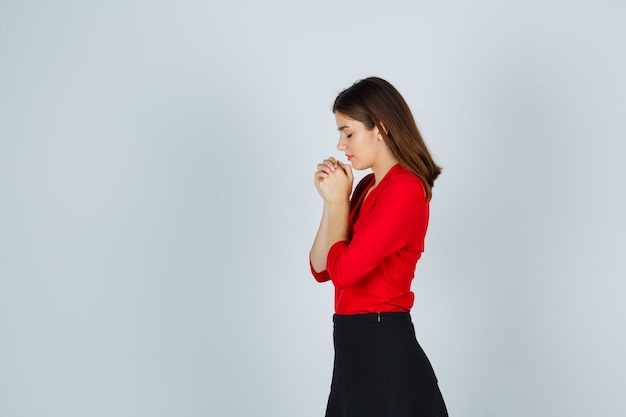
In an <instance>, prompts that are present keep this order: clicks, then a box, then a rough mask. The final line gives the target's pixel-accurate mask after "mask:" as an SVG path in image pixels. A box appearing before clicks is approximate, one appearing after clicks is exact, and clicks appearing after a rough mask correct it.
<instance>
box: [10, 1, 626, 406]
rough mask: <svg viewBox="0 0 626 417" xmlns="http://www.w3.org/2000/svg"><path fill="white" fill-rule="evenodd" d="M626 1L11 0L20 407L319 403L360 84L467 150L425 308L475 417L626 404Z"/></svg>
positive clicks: (432, 136) (434, 245)
mask: <svg viewBox="0 0 626 417" xmlns="http://www.w3.org/2000/svg"><path fill="white" fill-rule="evenodd" d="M625 21H626V7H625V6H624V4H623V3H622V2H618V1H556V0H548V1H536V0H532V1H524V2H521V1H517V2H508V1H496V0H483V1H473V2H461V1H458V2H452V1H445V2H434V1H431V2H424V1H421V2H409V1H407V2H402V1H388V2H382V1H332V2H331V1H315V2H313V1H310V2H306V3H304V2H296V1H277V0H268V1H265V2H241V1H233V2H220V3H218V2H212V1H204V2H201V1H175V2H174V1H139V0H130V1H109V2H102V1H101V2H85V1H56V2H48V1H37V0H34V1H19V2H18V1H6V0H5V1H3V2H2V3H0V416H3V417H4V416H6V417H22V416H29V417H30V416H64V417H69V416H81V417H82V416H90V417H97V416H103V417H104V416H106V417H109V416H129V417H137V416H146V417H148V416H150V417H155V416H185V417H187V416H189V417H192V416H216V417H217V416H219V417H222V416H273V417H280V416H286V417H293V416H298V417H309V416H311V417H313V416H322V415H323V413H324V409H325V404H326V398H327V395H328V389H329V384H330V377H331V368H332V339H331V335H332V333H331V332H332V323H331V315H332V309H333V301H332V294H333V293H332V286H331V285H330V284H328V283H327V284H323V285H321V284H317V283H316V282H315V281H314V280H313V278H312V277H311V276H310V274H309V270H308V258H307V256H308V250H309V247H310V244H311V241H312V239H313V237H314V234H315V231H316V228H317V224H318V220H319V215H320V213H321V202H320V198H319V197H318V195H317V193H316V191H315V189H314V187H313V185H312V178H313V172H314V170H315V164H316V163H317V161H319V160H320V159H323V158H325V157H327V156H329V155H335V156H339V157H340V156H341V154H340V153H339V152H338V151H337V150H336V149H335V145H336V140H337V133H336V131H335V124H334V118H333V115H332V113H331V110H330V109H331V105H332V102H333V100H334V98H335V96H336V94H337V93H338V92H339V91H340V90H342V89H343V88H346V87H348V86H349V85H350V84H352V82H354V81H356V80H357V79H359V78H363V77H366V76H369V75H377V76H381V77H383V78H385V79H387V80H389V81H390V82H391V83H392V84H394V85H395V86H396V87H397V88H398V89H399V90H400V92H401V93H402V94H403V95H404V96H405V98H406V100H407V101H408V103H409V105H410V106H411V108H412V110H413V111H414V113H415V116H416V119H417V120H418V124H419V126H420V128H421V130H422V133H423V134H424V137H425V138H426V141H427V143H428V145H429V146H430V148H431V151H432V153H433V155H434V157H435V158H436V160H437V161H438V163H439V164H440V165H442V166H443V168H444V171H443V174H442V175H441V177H440V179H439V180H438V181H437V183H436V185H435V188H434V198H433V201H432V205H431V212H432V217H431V224H430V229H429V234H428V237H427V242H426V243H427V245H426V252H425V253H424V255H423V257H422V260H421V261H420V263H419V264H418V267H417V270H416V279H415V281H414V285H413V289H414V291H415V293H416V305H415V308H414V309H413V317H414V322H415V325H416V329H417V334H418V339H419V340H420V342H421V344H422V346H423V347H424V349H425V350H426V352H427V354H428V355H429V357H430V359H431V361H432V362H433V365H434V367H435V370H436V372H437V375H438V377H439V380H440V386H441V389H442V392H443V394H444V397H445V398H446V401H447V404H448V407H449V411H450V414H451V415H452V416H456V417H462V416H467V417H517V416H520V417H521V416H536V417H539V416H550V417H552V416H568V417H582V416H590V417H595V416H600V415H613V416H619V415H626V400H624V389H625V387H626V377H625V375H626V360H625V359H624V352H626V335H625V328H626V326H624V323H623V319H624V317H626V307H625V304H624V302H623V299H624V297H625V295H626V283H625V282H624V278H625V277H626V267H625V266H624V261H623V252H624V251H625V249H626V242H625V237H624V236H625V233H626V225H625V222H624V213H626V196H625V187H624V185H623V181H624V178H626V168H624V162H625V152H626V145H625V140H626V127H625V123H624V119H625V118H624V116H625V115H626V82H625V81H624V80H625V78H624V74H626V56H625V53H624V39H626V25H625V24H624V22H625Z"/></svg>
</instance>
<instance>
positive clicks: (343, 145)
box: [337, 136, 348, 151]
mask: <svg viewBox="0 0 626 417" xmlns="http://www.w3.org/2000/svg"><path fill="white" fill-rule="evenodd" d="M337 149H338V150H340V151H345V150H346V149H348V147H347V146H346V143H345V142H344V140H343V138H342V137H341V136H339V141H338V142H337Z"/></svg>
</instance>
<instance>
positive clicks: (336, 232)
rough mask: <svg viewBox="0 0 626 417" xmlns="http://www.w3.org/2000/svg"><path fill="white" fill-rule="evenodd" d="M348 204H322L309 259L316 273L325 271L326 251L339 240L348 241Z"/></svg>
mask: <svg viewBox="0 0 626 417" xmlns="http://www.w3.org/2000/svg"><path fill="white" fill-rule="evenodd" d="M349 216H350V202H349V201H345V202H341V203H333V204H327V203H325V204H324V211H323V212H322V220H321V221H320V227H319V229H318V230H317V235H316V236H315V240H314V241H313V247H312V248H311V253H310V255H309V256H310V258H311V265H312V266H313V269H315V271H316V272H321V271H324V270H325V269H326V258H327V257H328V250H329V249H330V247H331V246H332V245H334V244H335V243H336V242H338V241H340V240H348V224H349Z"/></svg>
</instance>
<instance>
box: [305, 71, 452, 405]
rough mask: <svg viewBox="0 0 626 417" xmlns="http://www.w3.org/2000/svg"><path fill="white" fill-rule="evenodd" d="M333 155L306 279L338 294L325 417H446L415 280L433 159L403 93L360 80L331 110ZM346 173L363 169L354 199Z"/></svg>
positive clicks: (321, 182) (321, 172) (322, 179)
mask: <svg viewBox="0 0 626 417" xmlns="http://www.w3.org/2000/svg"><path fill="white" fill-rule="evenodd" d="M333 113H334V114H335V119H336V121H337V130H338V131H339V143H338V145H337V149H339V150H340V151H342V152H345V155H346V159H347V160H348V161H350V162H351V163H352V166H351V165H349V164H347V163H343V162H340V161H338V160H336V159H335V158H333V157H329V158H328V159H325V160H324V161H322V162H321V163H320V164H318V165H317V171H316V172H315V179H314V183H315V187H316V188H317V190H318V192H319V193H320V195H321V196H322V199H323V200H324V210H323V212H322V220H321V222H320V226H319V230H318V232H317V235H316V237H315V241H314V242H313V247H312V248H311V252H310V263H311V272H312V273H313V276H314V277H315V279H316V280H317V281H319V282H324V281H328V280H330V281H332V283H333V284H334V286H335V313H336V314H335V315H334V316H333V322H334V332H333V339H334V344H335V362H334V369H333V378H332V383H331V390H330V396H329V398H328V405H327V408H326V417H435V416H436V417H442V416H447V415H448V413H447V411H446V406H445V404H444V401H443V398H442V396H441V393H440V391H439V387H438V385H437V378H436V377H435V374H434V372H433V369H432V367H431V365H430V362H429V361H428V358H427V357H426V355H425V354H424V352H423V351H422V349H421V347H420V345H419V344H418V342H417V340H416V338H415V330H414V328H413V323H412V322H411V316H410V315H409V311H410V309H411V307H412V306H413V300H414V294H413V293H412V292H411V289H410V287H411V281H412V279H413V274H414V272H415V265H416V264H417V261H418V259H419V258H420V256H421V253H422V251H423V250H424V237H425V235H426V229H427V226H428V216H429V201H430V198H431V195H432V187H433V183H434V181H435V179H436V178H437V176H438V175H439V173H440V172H441V169H440V168H439V167H438V166H437V165H436V164H435V162H434V161H433V159H432V158H431V156H430V154H429V152H428V149H427V147H426V145H425V144H424V141H423V140H422V137H421V135H420V133H419V131H418V129H417V126H416V124H415V120H414V119H413V116H412V114H411V111H410V110H409V107H408V106H407V104H406V102H405V101H404V99H403V98H402V96H401V95H400V93H399V92H398V91H397V90H396V89H395V88H394V87H393V86H392V85H391V84H389V83H388V82H387V81H385V80H382V79H380V78H375V77H372V78H366V79H364V80H361V81H358V82H357V83H355V84H354V85H352V86H351V87H349V88H348V89H346V90H344V91H342V92H341V93H340V94H339V95H338V96H337V98H336V100H335V104H334V105H333ZM352 168H355V169H368V168H370V169H371V170H372V173H370V174H369V175H367V176H366V177H365V178H363V180H362V181H361V182H359V184H358V185H357V187H356V189H355V190H354V193H352V197H350V194H351V191H352V184H353V180H354V177H353V175H352Z"/></svg>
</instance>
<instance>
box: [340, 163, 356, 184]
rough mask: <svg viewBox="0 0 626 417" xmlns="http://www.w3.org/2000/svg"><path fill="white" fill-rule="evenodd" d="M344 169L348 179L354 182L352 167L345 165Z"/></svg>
mask: <svg viewBox="0 0 626 417" xmlns="http://www.w3.org/2000/svg"><path fill="white" fill-rule="evenodd" d="M342 168H343V170H344V171H345V173H346V175H347V176H348V178H350V181H354V174H353V173H352V165H350V164H344V165H343V167H342Z"/></svg>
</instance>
